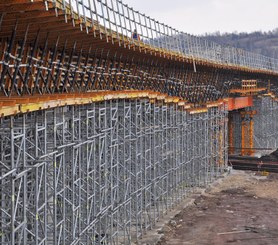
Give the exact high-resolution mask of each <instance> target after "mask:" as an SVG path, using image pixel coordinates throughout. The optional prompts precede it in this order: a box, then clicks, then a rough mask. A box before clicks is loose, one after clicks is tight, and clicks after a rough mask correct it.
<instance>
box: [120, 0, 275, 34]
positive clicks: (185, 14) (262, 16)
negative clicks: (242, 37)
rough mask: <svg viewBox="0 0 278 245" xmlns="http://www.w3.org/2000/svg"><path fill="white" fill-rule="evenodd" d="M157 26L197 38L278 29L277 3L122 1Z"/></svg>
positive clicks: (246, 0)
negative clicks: (201, 35) (163, 25)
mask: <svg viewBox="0 0 278 245" xmlns="http://www.w3.org/2000/svg"><path fill="white" fill-rule="evenodd" d="M122 1H123V2H124V3H126V4H128V5H129V6H131V7H133V9H134V10H139V11H140V12H141V13H145V14H146V15H148V16H151V17H152V18H155V19H157V20H158V21H159V22H162V23H165V24H168V25H169V26H172V27H174V28H176V29H178V30H179V31H184V32H187V33H190V34H194V35H199V34H205V33H212V32H216V31H220V32H221V33H224V32H235V31H237V32H248V33H249V32H252V31H269V30H273V29H275V28H278V0H122Z"/></svg>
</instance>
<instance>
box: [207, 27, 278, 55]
mask: <svg viewBox="0 0 278 245" xmlns="http://www.w3.org/2000/svg"><path fill="white" fill-rule="evenodd" d="M203 37H205V38H206V39H209V40H212V41H215V42H217V43H219V44H224V45H231V46H234V47H238V48H242V49H245V50H248V51H251V52H255V53H260V54H263V55H266V56H269V57H274V58H278V28H276V29H274V30H273V31H269V32H261V31H257V32H252V33H224V34H220V33H219V32H216V33H212V34H206V35H204V36H203Z"/></svg>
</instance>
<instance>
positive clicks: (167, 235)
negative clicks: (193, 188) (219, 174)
mask: <svg viewBox="0 0 278 245" xmlns="http://www.w3.org/2000/svg"><path fill="white" fill-rule="evenodd" d="M162 232H163V237H162V239H161V240H160V242H159V243H158V244H159V245H165V244H171V245H174V244H196V245H199V244H200V245H201V244H202V245H203V244H204V245H218V244H219V245H220V244H221V245H222V244H244V245H245V244H246V245H247V244H248V245H249V244H250V245H259V244H271V245H275V244H278V174H277V173H271V174H269V175H268V176H262V175H261V173H254V172H249V171H245V172H244V171H235V170H233V171H232V173H231V174H230V175H228V176H227V177H226V178H224V179H223V181H221V182H220V183H219V184H217V185H216V186H214V187H212V188H211V189H210V190H208V191H207V192H206V193H205V194H203V195H201V196H200V197H198V198H197V199H196V200H195V201H194V204H193V205H191V206H189V207H187V208H185V209H183V210H182V211H181V212H180V213H179V214H178V215H176V216H175V218H174V219H172V220H171V221H170V222H169V223H168V224H167V225H165V226H164V227H163V229H162Z"/></svg>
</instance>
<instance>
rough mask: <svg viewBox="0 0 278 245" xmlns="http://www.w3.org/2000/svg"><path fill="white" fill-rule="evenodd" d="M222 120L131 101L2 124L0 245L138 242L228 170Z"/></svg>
mask: <svg viewBox="0 0 278 245" xmlns="http://www.w3.org/2000/svg"><path fill="white" fill-rule="evenodd" d="M225 118H226V112H225V110H224V109H222V108H210V109H209V110H208V112H207V113H204V114H189V113H188V112H186V111H182V110H179V108H178V107H177V105H175V104H161V102H159V101H157V102H156V101H148V100H128V99H125V100H111V101H104V102H99V103H95V104H90V105H80V106H65V107H59V108H55V109H49V110H45V111H37V112H33V113H27V114H22V115H18V116H14V117H13V116H12V117H8V118H2V119H1V124H0V132H1V133H0V137H1V141H0V145H1V162H0V171H1V178H0V180H1V195H0V204H1V206H0V207H1V213H0V217H1V226H0V229H1V237H0V239H1V244H31V243H32V244H75V243H79V244H101V243H103V244H104V243H107V244H130V243H131V242H132V241H136V240H137V239H140V237H141V236H142V234H143V233H144V232H145V231H146V230H149V229H151V228H153V227H154V225H155V223H156V222H157V221H158V219H159V218H161V217H162V215H163V214H165V212H166V211H167V210H169V209H170V208H172V207H173V206H174V205H175V204H176V203H178V202H179V201H181V200H182V199H183V198H184V197H185V196H186V195H187V194H188V193H189V192H191V191H192V190H194V188H195V187H197V186H206V185H207V183H209V182H211V181H212V180H213V179H214V178H215V177H217V176H218V175H219V174H220V173H221V171H223V169H224V167H225V166H226V163H227V159H226V158H224V155H225V151H226V146H227V142H226V139H225V131H226V128H225V125H224V124H225ZM222 138H223V140H221V139H222Z"/></svg>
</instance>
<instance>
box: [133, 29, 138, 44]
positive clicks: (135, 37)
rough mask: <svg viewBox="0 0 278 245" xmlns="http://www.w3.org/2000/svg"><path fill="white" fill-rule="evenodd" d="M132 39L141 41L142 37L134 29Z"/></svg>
mask: <svg viewBox="0 0 278 245" xmlns="http://www.w3.org/2000/svg"><path fill="white" fill-rule="evenodd" d="M132 38H133V39H134V40H137V41H140V36H139V34H138V33H137V30H136V29H134V31H133V33H132Z"/></svg>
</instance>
